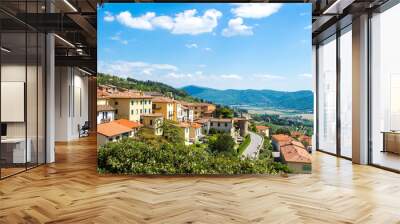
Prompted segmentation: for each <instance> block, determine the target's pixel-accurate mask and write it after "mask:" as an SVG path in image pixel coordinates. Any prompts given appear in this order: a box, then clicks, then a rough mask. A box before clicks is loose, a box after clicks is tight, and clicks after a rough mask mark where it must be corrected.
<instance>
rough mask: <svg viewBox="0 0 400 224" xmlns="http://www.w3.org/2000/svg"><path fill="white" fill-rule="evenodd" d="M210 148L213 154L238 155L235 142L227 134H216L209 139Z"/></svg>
mask: <svg viewBox="0 0 400 224" xmlns="http://www.w3.org/2000/svg"><path fill="white" fill-rule="evenodd" d="M208 148H209V150H210V151H211V152H213V153H222V154H226V155H236V150H235V141H234V140H233V138H232V136H231V135H229V134H227V133H221V134H215V135H212V136H211V137H209V140H208Z"/></svg>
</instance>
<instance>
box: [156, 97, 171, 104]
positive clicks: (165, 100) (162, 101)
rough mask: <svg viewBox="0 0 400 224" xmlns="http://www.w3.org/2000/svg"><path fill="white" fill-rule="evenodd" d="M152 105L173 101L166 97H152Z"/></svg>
mask: <svg viewBox="0 0 400 224" xmlns="http://www.w3.org/2000/svg"><path fill="white" fill-rule="evenodd" d="M152 101H153V103H173V102H174V100H173V99H171V98H168V97H154V98H153V100H152Z"/></svg>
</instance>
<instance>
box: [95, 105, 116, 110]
mask: <svg viewBox="0 0 400 224" xmlns="http://www.w3.org/2000/svg"><path fill="white" fill-rule="evenodd" d="M114 110H115V108H114V107H112V106H110V105H97V112H101V111H114Z"/></svg>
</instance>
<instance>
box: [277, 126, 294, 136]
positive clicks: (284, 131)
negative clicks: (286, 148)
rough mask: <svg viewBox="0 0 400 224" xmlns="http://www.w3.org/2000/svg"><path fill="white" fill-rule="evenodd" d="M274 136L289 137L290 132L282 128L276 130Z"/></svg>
mask: <svg viewBox="0 0 400 224" xmlns="http://www.w3.org/2000/svg"><path fill="white" fill-rule="evenodd" d="M275 134H284V135H289V136H290V130H289V129H288V128H284V127H282V128H278V129H277V130H276V131H275Z"/></svg>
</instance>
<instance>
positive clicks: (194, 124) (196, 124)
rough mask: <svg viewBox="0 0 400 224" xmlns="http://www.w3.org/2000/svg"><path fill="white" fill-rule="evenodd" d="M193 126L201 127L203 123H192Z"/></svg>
mask: <svg viewBox="0 0 400 224" xmlns="http://www.w3.org/2000/svg"><path fill="white" fill-rule="evenodd" d="M191 127H192V128H201V124H199V123H191Z"/></svg>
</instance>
